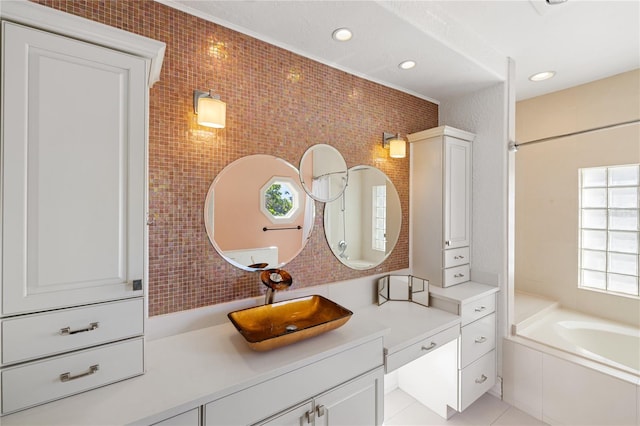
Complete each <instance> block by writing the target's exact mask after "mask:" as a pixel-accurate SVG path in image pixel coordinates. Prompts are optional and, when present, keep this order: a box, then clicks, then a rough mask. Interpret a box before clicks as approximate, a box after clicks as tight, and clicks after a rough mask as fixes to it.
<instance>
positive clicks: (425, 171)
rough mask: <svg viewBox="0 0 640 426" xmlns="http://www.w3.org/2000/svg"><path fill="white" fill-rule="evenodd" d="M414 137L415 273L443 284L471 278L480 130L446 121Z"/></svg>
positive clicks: (413, 212)
mask: <svg viewBox="0 0 640 426" xmlns="http://www.w3.org/2000/svg"><path fill="white" fill-rule="evenodd" d="M408 138H409V142H410V143H411V148H410V149H411V167H410V170H411V172H410V175H411V176H410V192H411V194H410V217H411V218H412V222H411V238H410V240H411V253H412V254H411V264H412V266H411V267H412V271H413V274H414V275H416V276H419V277H423V278H425V279H428V280H429V284H430V285H435V286H439V287H449V286H452V285H456V284H460V283H463V282H466V281H469V279H470V268H469V261H470V259H469V254H470V251H469V245H470V241H471V161H472V153H471V149H472V148H471V142H472V141H473V139H474V135H473V134H472V133H468V132H465V131H462V130H458V129H454V128H452V127H449V126H440V127H436V128H433V129H429V130H424V131H422V132H417V133H413V134H410V135H408Z"/></svg>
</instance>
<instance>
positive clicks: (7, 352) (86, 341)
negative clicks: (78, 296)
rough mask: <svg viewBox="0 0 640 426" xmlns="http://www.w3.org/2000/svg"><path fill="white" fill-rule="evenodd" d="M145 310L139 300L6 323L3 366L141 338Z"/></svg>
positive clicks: (5, 321) (3, 325)
mask: <svg viewBox="0 0 640 426" xmlns="http://www.w3.org/2000/svg"><path fill="white" fill-rule="evenodd" d="M143 309H144V307H143V299H142V298H138V299H129V300H123V301H119V302H113V303H105V304H100V305H90V306H84V307H81V308H74V309H64V310H60V311H54V312H47V313H42V314H37V315H29V316H24V317H19V318H12V319H6V320H3V321H2V364H3V365H6V364H13V363H15V362H20V361H27V360H32V359H36V358H41V357H44V356H48V355H56V354H60V353H64V352H69V351H72V350H76V349H82V348H88V347H90V346H95V345H98V344H102V343H108V342H113V341H116V340H123V339H126V338H129V337H135V336H139V335H141V334H142V332H143V320H144V310H143Z"/></svg>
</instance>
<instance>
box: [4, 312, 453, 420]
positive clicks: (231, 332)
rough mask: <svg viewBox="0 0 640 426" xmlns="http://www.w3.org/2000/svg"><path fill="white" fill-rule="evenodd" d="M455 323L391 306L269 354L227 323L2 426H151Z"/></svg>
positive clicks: (180, 338)
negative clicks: (342, 355)
mask: <svg viewBox="0 0 640 426" xmlns="http://www.w3.org/2000/svg"><path fill="white" fill-rule="evenodd" d="M459 323H460V317H458V316H456V315H453V314H450V313H448V312H445V311H441V310H438V309H435V308H427V307H424V306H421V305H418V304H415V303H410V302H393V301H392V302H387V303H386V304H384V305H382V306H376V305H371V306H369V307H366V308H363V309H361V310H359V311H357V312H355V313H354V315H353V317H352V318H351V319H350V320H349V322H347V323H346V324H345V325H344V326H342V327H340V328H338V329H336V330H332V331H330V332H328V333H325V334H322V335H320V336H316V337H314V338H311V339H308V340H304V341H301V342H298V343H296V344H293V345H290V346H286V347H283V348H279V349H275V350H272V351H268V352H254V351H252V350H251V349H249V347H248V346H247V344H246V342H244V340H243V338H242V336H241V335H240V334H239V333H238V332H237V331H236V330H235V328H234V327H233V325H232V324H231V323H225V324H221V325H217V326H213V327H207V328H203V329H199V330H195V331H190V332H187V333H182V334H177V335H174V336H169V337H166V338H162V339H158V340H153V341H150V342H147V343H146V346H145V351H146V353H145V357H146V363H145V367H146V373H145V374H144V375H142V376H139V377H135V378H132V379H128V380H124V381H122V382H119V383H115V384H111V385H107V386H104V387H102V388H99V389H94V390H91V391H88V392H84V393H81V394H79V395H75V396H71V397H67V398H64V399H61V400H58V401H54V402H50V403H48V404H44V405H41V406H37V407H34V408H31V409H28V410H25V411H21V412H18V413H14V414H11V415H8V416H5V417H2V418H1V419H0V422H1V423H2V425H5V426H9V425H30V426H33V425H98V424H110V425H114V424H131V423H138V424H145V423H146V424H149V423H153V422H156V421H159V420H162V419H163V418H166V417H168V416H169V414H170V413H173V414H178V413H180V412H183V411H187V410H189V409H191V408H194V407H195V406H198V405H201V404H205V403H208V402H211V401H213V400H216V399H218V398H221V397H224V396H226V395H229V394H231V393H233V392H236V391H238V390H241V389H245V388H247V387H250V386H253V385H255V384H258V383H261V382H263V381H265V380H269V379H272V378H275V377H277V376H280V375H282V374H284V373H287V372H289V371H292V370H295V369H297V368H300V367H303V366H306V365H309V364H312V363H314V362H316V361H318V360H320V359H323V358H326V357H329V356H332V355H334V354H336V353H339V352H342V351H345V350H348V349H350V348H353V347H356V346H358V345H360V344H362V343H364V342H368V341H371V340H373V339H376V338H380V337H383V338H384V346H385V351H386V352H387V353H394V352H396V351H398V350H400V349H402V348H404V347H406V346H409V345H411V344H413V343H415V342H417V341H420V340H421V339H424V338H426V337H428V336H431V335H433V334H436V333H438V332H440V331H443V330H445V329H447V328H449V327H451V326H455V325H456V324H459ZM381 357H382V354H381ZM382 362H383V360H382V358H381V360H380V364H381V365H382Z"/></svg>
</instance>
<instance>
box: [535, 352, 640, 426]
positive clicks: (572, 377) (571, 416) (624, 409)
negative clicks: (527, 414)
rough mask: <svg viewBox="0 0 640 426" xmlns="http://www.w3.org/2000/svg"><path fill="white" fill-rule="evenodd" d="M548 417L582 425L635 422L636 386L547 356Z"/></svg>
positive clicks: (545, 363) (545, 378)
mask: <svg viewBox="0 0 640 426" xmlns="http://www.w3.org/2000/svg"><path fill="white" fill-rule="evenodd" d="M543 363H544V377H543V384H544V386H543V395H544V400H543V406H544V420H545V421H548V422H549V423H560V424H580V425H604V424H608V425H633V424H634V423H635V422H636V421H637V419H636V416H637V412H636V404H637V398H638V397H637V395H636V392H637V390H636V386H635V385H633V384H631V383H628V382H624V381H622V380H618V379H615V378H613V377H610V376H608V375H606V374H602V373H599V372H597V371H595V370H592V369H590V368H586V367H582V366H580V365H577V364H574V363H571V362H567V361H564V360H561V359H559V358H556V357H553V356H550V355H547V354H545V355H544V356H543Z"/></svg>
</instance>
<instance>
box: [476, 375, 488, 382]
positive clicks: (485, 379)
mask: <svg viewBox="0 0 640 426" xmlns="http://www.w3.org/2000/svg"><path fill="white" fill-rule="evenodd" d="M486 381H487V376H485V375H484V374H483V375H482V376H480V378H479V379H476V383H477V384H480V383H484V382H486Z"/></svg>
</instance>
